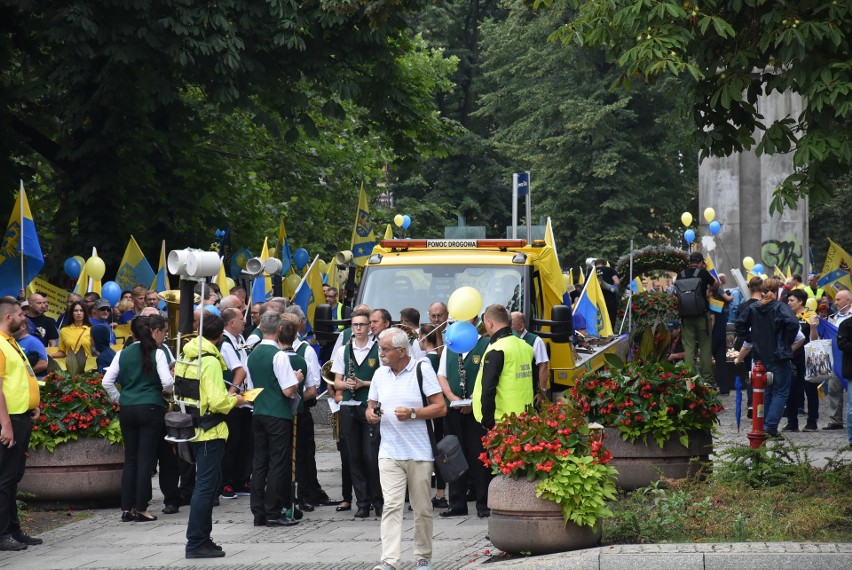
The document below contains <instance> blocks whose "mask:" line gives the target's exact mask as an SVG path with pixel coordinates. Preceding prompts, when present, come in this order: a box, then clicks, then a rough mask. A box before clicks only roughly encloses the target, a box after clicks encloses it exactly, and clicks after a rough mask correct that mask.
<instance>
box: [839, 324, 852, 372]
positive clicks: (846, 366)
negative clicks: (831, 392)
mask: <svg viewBox="0 0 852 570" xmlns="http://www.w3.org/2000/svg"><path fill="white" fill-rule="evenodd" d="M837 348H839V349H840V351H841V352H843V368H842V370H841V372H842V373H843V377H844V378H846V379H847V380H850V379H852V317H848V318H846V319H844V320H843V321H842V322H841V323H840V324H839V325H837Z"/></svg>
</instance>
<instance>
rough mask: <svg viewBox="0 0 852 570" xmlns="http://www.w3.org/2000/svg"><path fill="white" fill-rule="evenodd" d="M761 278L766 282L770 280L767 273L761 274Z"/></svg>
mask: <svg viewBox="0 0 852 570" xmlns="http://www.w3.org/2000/svg"><path fill="white" fill-rule="evenodd" d="M760 278H761V279H763V280H764V281H766V280H767V279H769V275H767V274H766V273H761V274H760Z"/></svg>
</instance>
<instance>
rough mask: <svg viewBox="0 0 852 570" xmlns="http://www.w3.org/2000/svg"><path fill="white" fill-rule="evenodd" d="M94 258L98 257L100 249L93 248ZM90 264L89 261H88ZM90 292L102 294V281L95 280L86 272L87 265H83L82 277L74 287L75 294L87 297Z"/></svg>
mask: <svg viewBox="0 0 852 570" xmlns="http://www.w3.org/2000/svg"><path fill="white" fill-rule="evenodd" d="M92 257H98V248H96V247H92ZM86 261H87V262H88V259H87V260H86ZM89 291H92V292H95V293H97V294H98V295H100V294H101V280H100V279H95V278H93V277H91V276H90V275H89V272H88V271H86V264H85V263H84V264H83V269H81V270H80V276H79V277H78V278H77V285H75V286H74V292H75V293H76V294H78V295H81V296H82V295H85V294H86V293H88V292H89Z"/></svg>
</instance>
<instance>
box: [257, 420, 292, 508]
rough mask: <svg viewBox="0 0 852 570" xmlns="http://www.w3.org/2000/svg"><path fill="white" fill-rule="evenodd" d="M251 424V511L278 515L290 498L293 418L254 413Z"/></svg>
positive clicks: (287, 505)
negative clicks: (252, 448) (252, 450)
mask: <svg viewBox="0 0 852 570" xmlns="http://www.w3.org/2000/svg"><path fill="white" fill-rule="evenodd" d="M252 427H253V429H254V467H253V469H252V477H251V501H250V504H251V512H252V514H253V515H255V516H265V517H266V518H267V519H277V518H278V517H279V516H280V515H281V510H282V509H283V508H285V507H289V505H290V502H291V499H290V482H291V481H292V479H293V466H292V451H293V449H292V448H293V420H284V419H281V418H274V417H272V416H257V415H255V416H253V417H252Z"/></svg>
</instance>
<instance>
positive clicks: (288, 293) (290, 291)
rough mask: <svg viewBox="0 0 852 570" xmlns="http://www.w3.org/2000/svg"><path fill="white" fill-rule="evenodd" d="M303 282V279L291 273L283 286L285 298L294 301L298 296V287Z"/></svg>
mask: <svg viewBox="0 0 852 570" xmlns="http://www.w3.org/2000/svg"><path fill="white" fill-rule="evenodd" d="M301 282H302V279H301V278H300V277H299V276H298V275H296V274H295V273H291V274H290V275H288V276H287V277H285V278H284V283H283V284H282V287H281V288H282V289H283V292H284V296H285V297H287V298H288V299H292V298H293V295H295V294H296V287H298V286H299V283H301Z"/></svg>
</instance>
